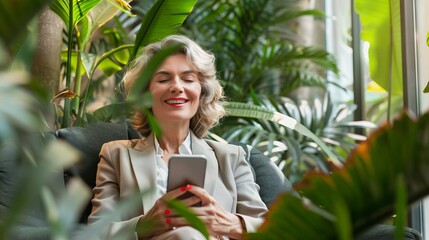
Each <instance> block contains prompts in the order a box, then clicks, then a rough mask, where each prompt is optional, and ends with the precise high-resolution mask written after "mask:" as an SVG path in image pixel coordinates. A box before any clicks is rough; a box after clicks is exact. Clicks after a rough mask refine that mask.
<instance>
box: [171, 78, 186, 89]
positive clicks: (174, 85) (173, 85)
mask: <svg viewBox="0 0 429 240" xmlns="http://www.w3.org/2000/svg"><path fill="white" fill-rule="evenodd" d="M170 91H171V92H173V93H174V92H183V86H182V84H181V82H180V79H178V78H176V79H175V80H174V81H172V82H171V86H170Z"/></svg>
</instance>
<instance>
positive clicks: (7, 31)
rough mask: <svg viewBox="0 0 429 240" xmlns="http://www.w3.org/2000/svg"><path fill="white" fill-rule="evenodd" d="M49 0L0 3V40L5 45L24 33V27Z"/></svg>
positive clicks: (7, 0) (15, 0)
mask: <svg viewBox="0 0 429 240" xmlns="http://www.w3.org/2000/svg"><path fill="white" fill-rule="evenodd" d="M49 2H50V0H32V1H28V0H2V1H0V38H1V39H2V40H3V41H4V43H5V45H9V44H10V43H12V41H13V40H14V39H16V37H17V36H18V35H19V34H20V33H22V32H23V31H25V29H26V28H25V26H26V25H27V24H28V22H29V21H30V20H31V19H33V18H34V16H35V15H36V14H37V13H38V12H39V11H40V10H41V9H42V8H43V6H45V5H46V4H48V3H49Z"/></svg>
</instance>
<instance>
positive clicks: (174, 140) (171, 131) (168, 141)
mask: <svg viewBox="0 0 429 240" xmlns="http://www.w3.org/2000/svg"><path fill="white" fill-rule="evenodd" d="M188 134H189V127H186V128H180V127H177V126H176V127H172V128H164V127H163V129H162V134H161V136H160V137H159V138H158V142H159V146H160V147H161V148H162V150H163V151H164V152H168V153H170V154H175V153H179V147H180V145H181V144H182V143H183V141H185V139H186V136H188Z"/></svg>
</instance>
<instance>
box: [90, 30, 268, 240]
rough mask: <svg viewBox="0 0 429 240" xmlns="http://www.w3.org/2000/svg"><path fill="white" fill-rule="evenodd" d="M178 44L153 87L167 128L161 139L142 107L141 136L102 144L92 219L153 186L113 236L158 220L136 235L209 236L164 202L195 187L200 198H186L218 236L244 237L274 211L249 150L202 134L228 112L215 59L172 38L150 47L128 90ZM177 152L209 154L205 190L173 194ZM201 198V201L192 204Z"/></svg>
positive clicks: (155, 108)
mask: <svg viewBox="0 0 429 240" xmlns="http://www.w3.org/2000/svg"><path fill="white" fill-rule="evenodd" d="M177 43H179V44H180V45H181V48H180V50H179V51H178V52H177V53H176V54H173V55H170V56H169V57H167V58H166V60H164V62H163V63H162V64H161V66H160V67H159V68H158V69H157V70H156V72H155V73H154V75H153V76H152V78H151V81H150V83H149V87H148V88H149V91H150V92H151V94H152V106H151V111H152V113H153V116H154V117H155V118H156V120H157V122H158V124H159V125H160V126H161V129H162V132H161V134H160V135H159V136H155V134H153V133H152V131H151V129H150V127H149V124H148V120H147V118H146V115H145V114H144V113H143V112H136V113H135V115H134V118H133V125H134V127H135V128H136V129H137V130H138V131H139V132H140V133H141V135H142V139H136V140H131V141H125V140H124V141H113V142H109V143H107V144H105V145H104V146H103V147H102V150H101V152H100V158H101V159H100V163H99V165H98V171H97V180H96V187H95V188H94V190H93V192H94V198H93V199H92V204H93V210H92V213H91V215H90V217H89V222H90V223H91V222H96V221H97V220H99V219H101V215H102V214H101V213H102V212H104V211H109V210H111V209H113V208H114V206H115V204H116V203H117V201H119V200H121V199H123V198H125V197H128V196H131V195H132V194H133V193H135V192H136V191H141V192H143V191H147V190H148V189H153V190H154V192H153V193H152V194H151V195H150V196H148V197H143V199H142V205H141V208H140V209H138V210H137V211H135V212H133V213H132V214H131V216H127V217H121V219H119V220H118V221H117V222H114V223H112V225H111V226H110V229H109V231H110V232H109V235H110V236H113V235H114V234H116V233H118V232H123V231H126V232H133V233H134V232H136V229H137V228H138V226H139V225H140V224H141V223H142V222H144V221H145V220H152V221H153V222H155V226H154V227H153V228H151V229H150V230H149V231H144V232H139V233H138V234H137V233H135V234H134V235H135V236H136V237H138V238H139V239H204V237H203V236H202V234H201V233H200V232H199V231H197V230H195V229H193V228H191V227H189V226H187V225H188V224H187V223H186V221H185V220H184V219H183V218H181V217H180V216H177V215H175V214H174V213H173V212H172V211H171V210H170V209H168V208H167V205H166V203H165V199H169V198H177V197H179V196H181V195H183V194H185V193H187V192H190V193H192V194H193V196H192V197H189V198H187V199H185V200H182V202H183V203H184V204H185V205H187V206H190V209H191V210H192V211H193V212H194V213H195V214H196V215H197V216H198V217H199V218H200V219H201V220H202V221H203V222H204V223H205V225H206V227H207V229H208V231H209V234H210V236H211V237H212V238H217V239H228V238H230V239H239V238H240V237H241V236H242V235H243V234H244V233H245V232H246V231H255V230H256V228H257V227H258V226H259V225H260V224H261V222H262V217H263V216H264V214H265V213H266V211H267V209H266V206H265V204H264V203H263V202H262V200H261V198H260V197H259V194H258V191H259V186H258V185H257V184H256V183H255V182H254V179H253V176H252V173H251V170H250V166H249V165H248V163H247V162H246V161H245V156H244V151H243V150H242V149H241V148H240V147H238V146H235V145H229V144H225V143H219V142H215V141H210V140H203V139H202V138H203V137H205V136H206V134H207V132H208V130H209V129H210V128H211V127H213V126H214V125H215V124H216V123H217V122H218V120H219V119H220V118H221V117H222V116H223V115H224V109H223V107H222V102H221V101H222V99H223V95H222V94H223V92H222V88H221V86H220V84H219V81H218V80H217V78H216V70H215V65H214V56H213V55H212V54H210V53H208V52H206V51H204V50H203V49H202V48H201V47H200V46H199V45H197V44H196V43H195V42H193V41H192V40H190V39H188V38H187V37H185V36H180V35H173V36H169V37H167V38H165V39H163V40H162V41H160V42H156V43H153V44H150V45H148V46H147V47H145V49H144V51H143V53H142V55H141V56H140V57H139V58H137V59H136V61H135V62H134V64H133V65H132V66H131V67H130V69H129V70H128V72H127V74H126V75H125V77H124V81H125V88H126V91H127V93H129V91H130V88H131V87H132V86H133V84H134V82H135V80H136V79H137V78H138V76H139V74H141V72H142V69H144V68H145V66H146V64H147V63H148V61H149V60H150V59H151V58H152V57H153V56H154V55H155V54H156V53H157V52H159V51H160V50H161V49H163V48H165V47H168V46H172V45H173V44H177ZM173 154H198V155H205V156H206V157H207V167H206V173H205V184H204V188H201V187H197V186H192V185H187V186H183V187H180V188H178V189H175V190H172V191H170V192H166V182H167V174H168V168H167V166H168V160H169V158H170V156H172V155H173ZM197 203H200V205H201V206H198V207H192V206H194V205H195V204H197Z"/></svg>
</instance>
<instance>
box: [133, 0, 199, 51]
mask: <svg viewBox="0 0 429 240" xmlns="http://www.w3.org/2000/svg"><path fill="white" fill-rule="evenodd" d="M197 1H198V0H182V1H180V4H178V3H177V1H175V0H158V1H156V3H155V4H154V5H153V6H152V8H151V9H150V10H149V12H148V13H147V14H146V15H145V17H144V19H143V22H142V25H141V27H140V30H139V32H138V33H137V37H136V41H135V48H134V53H133V55H132V57H133V58H134V57H135V56H136V55H137V53H138V51H139V50H140V48H141V47H144V46H146V45H147V44H149V43H152V42H155V41H159V40H161V39H163V38H164V37H166V36H168V35H171V34H174V33H176V32H177V30H178V29H179V27H180V26H181V25H182V23H183V22H184V21H185V19H186V17H187V16H188V15H189V14H190V13H191V11H192V9H193V7H194V5H195V4H196V2H197Z"/></svg>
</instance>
